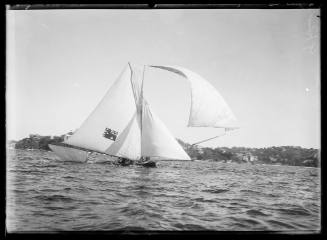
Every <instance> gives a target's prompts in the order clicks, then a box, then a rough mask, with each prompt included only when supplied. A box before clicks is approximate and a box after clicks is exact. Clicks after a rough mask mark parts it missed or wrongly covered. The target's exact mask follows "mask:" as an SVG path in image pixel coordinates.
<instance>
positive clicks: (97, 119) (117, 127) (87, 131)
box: [66, 66, 136, 152]
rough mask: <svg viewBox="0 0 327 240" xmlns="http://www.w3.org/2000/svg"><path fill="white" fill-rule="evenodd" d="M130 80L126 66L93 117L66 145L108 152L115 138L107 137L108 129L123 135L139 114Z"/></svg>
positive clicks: (89, 118)
mask: <svg viewBox="0 0 327 240" xmlns="http://www.w3.org/2000/svg"><path fill="white" fill-rule="evenodd" d="M130 79H131V70H130V68H129V67H128V66H126V68H125V69H124V71H123V72H122V74H121V75H120V76H119V78H118V79H117V80H116V81H115V82H114V84H113V85H112V86H111V87H110V89H109V90H108V92H107V93H106V95H105V96H104V97H103V99H102V100H101V102H100V103H99V104H98V106H97V107H96V108H95V109H94V111H93V112H92V113H91V115H90V116H89V117H88V118H87V119H86V121H85V122H84V123H83V124H82V126H81V127H80V128H79V129H78V130H77V131H76V132H75V133H74V134H73V135H72V136H71V137H70V138H69V139H68V140H67V141H66V143H67V144H71V145H74V146H78V147H83V148H87V149H90V150H95V151H100V152H105V151H106V150H107V149H108V148H109V147H110V145H111V144H113V143H114V140H113V139H109V138H106V137H104V134H105V131H106V129H110V130H112V131H115V132H117V133H118V134H117V135H119V134H121V133H122V132H123V130H124V129H125V128H126V127H127V125H128V124H129V122H130V120H131V119H132V117H133V115H134V114H135V111H136V107H135V101H134V98H133V91H132V88H131V83H130Z"/></svg>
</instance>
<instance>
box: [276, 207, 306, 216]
mask: <svg viewBox="0 0 327 240" xmlns="http://www.w3.org/2000/svg"><path fill="white" fill-rule="evenodd" d="M276 210H277V211H279V212H281V213H282V214H287V215H298V216H309V215H311V212H310V211H308V210H306V209H304V208H300V207H297V208H289V209H286V208H279V209H276Z"/></svg>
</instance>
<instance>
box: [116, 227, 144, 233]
mask: <svg viewBox="0 0 327 240" xmlns="http://www.w3.org/2000/svg"><path fill="white" fill-rule="evenodd" d="M146 230H147V229H146V228H144V227H140V226H126V227H122V228H116V229H113V231H124V232H126V233H127V232H128V233H129V232H130V231H146Z"/></svg>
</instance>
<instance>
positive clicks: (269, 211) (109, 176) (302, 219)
mask: <svg viewBox="0 0 327 240" xmlns="http://www.w3.org/2000/svg"><path fill="white" fill-rule="evenodd" d="M7 180H8V185H7V190H8V191H7V229H8V230H9V231H53V230H55V231H65V230H66V231H72V230H73V231H87V230H106V231H110V230H206V231H207V230H216V231H226V230H229V231H249V230H250V231H256V230H258V231H265V230H273V231H293V232H299V231H318V230H319V229H320V169H318V168H306V167H293V166H270V165H247V164H236V163H230V164H226V163H216V162H208V161H195V162H164V161H163V162H159V163H158V167H157V168H143V167H140V166H128V167H119V166H115V165H112V164H106V163H101V164H100V163H94V162H88V163H69V162H62V161H59V160H57V158H56V157H55V156H54V154H53V153H52V152H45V151H37V150H36V151H25V150H11V151H10V152H9V160H8V164H7Z"/></svg>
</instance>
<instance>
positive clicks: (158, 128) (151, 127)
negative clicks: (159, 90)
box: [141, 100, 191, 160]
mask: <svg viewBox="0 0 327 240" xmlns="http://www.w3.org/2000/svg"><path fill="white" fill-rule="evenodd" d="M142 125H143V128H142V148H141V149H142V156H149V157H159V158H161V159H169V160H191V159H190V157H189V156H188V155H187V153H186V152H185V151H184V149H183V148H182V147H181V145H180V144H179V143H178V142H177V141H176V139H175V138H174V137H173V135H172V134H171V133H170V132H169V130H168V129H167V127H166V126H165V125H164V123H163V122H162V121H161V120H160V119H159V118H158V117H157V116H156V115H155V114H154V113H153V111H151V110H150V107H149V105H148V104H147V102H146V101H145V100H144V102H143V115H142Z"/></svg>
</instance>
